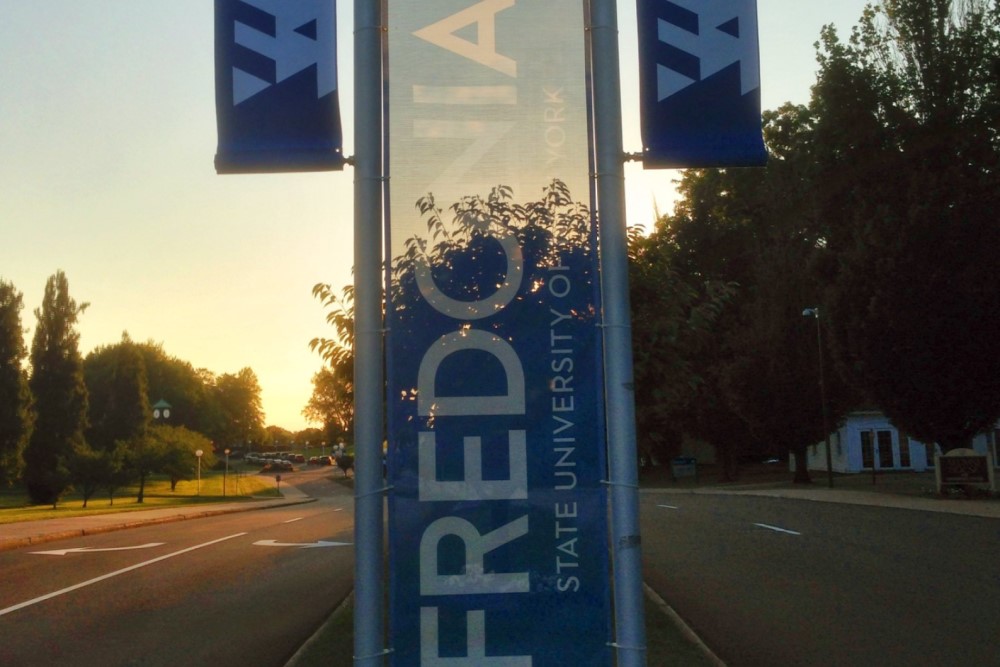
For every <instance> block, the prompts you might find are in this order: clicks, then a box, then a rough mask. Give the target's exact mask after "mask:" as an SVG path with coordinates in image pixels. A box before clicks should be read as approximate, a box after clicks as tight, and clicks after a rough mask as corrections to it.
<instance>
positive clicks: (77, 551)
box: [29, 542, 166, 556]
mask: <svg viewBox="0 0 1000 667" xmlns="http://www.w3.org/2000/svg"><path fill="white" fill-rule="evenodd" d="M164 544H166V542H150V543H149V544H138V545H136V546H134V547H109V548H106V549H95V548H94V547H77V548H75V549H54V550H53V551H31V552H29V553H32V554H38V555H41V556H65V555H66V554H91V553H97V552H98V551H132V550H133V549H149V548H151V547H159V546H163V545H164Z"/></svg>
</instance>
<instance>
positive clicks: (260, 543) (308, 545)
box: [253, 540, 351, 549]
mask: <svg viewBox="0 0 1000 667" xmlns="http://www.w3.org/2000/svg"><path fill="white" fill-rule="evenodd" d="M253 545H254V546H255V547H298V548H300V549H315V548H316V547H349V546H351V543H350V542H326V541H324V540H319V541H318V542H278V541H276V540H257V541H256V542H254V543H253Z"/></svg>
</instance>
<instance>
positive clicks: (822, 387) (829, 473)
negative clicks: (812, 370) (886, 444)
mask: <svg viewBox="0 0 1000 667" xmlns="http://www.w3.org/2000/svg"><path fill="white" fill-rule="evenodd" d="M816 344H817V345H818V346H819V400H820V402H821V403H822V404H823V433H824V434H826V482H827V486H829V487H830V488H831V489H832V488H833V453H832V452H831V451H830V419H829V416H828V415H827V409H826V381H825V380H824V378H823V333H822V328H821V327H820V325H819V308H816Z"/></svg>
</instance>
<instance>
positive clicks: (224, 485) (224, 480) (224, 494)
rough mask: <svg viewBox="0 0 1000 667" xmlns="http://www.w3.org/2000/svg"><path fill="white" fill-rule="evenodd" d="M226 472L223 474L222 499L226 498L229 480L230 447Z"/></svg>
mask: <svg viewBox="0 0 1000 667" xmlns="http://www.w3.org/2000/svg"><path fill="white" fill-rule="evenodd" d="M225 452H226V471H225V472H224V473H222V497H223V498H225V497H226V481H227V479H228V478H229V447H226V449H225Z"/></svg>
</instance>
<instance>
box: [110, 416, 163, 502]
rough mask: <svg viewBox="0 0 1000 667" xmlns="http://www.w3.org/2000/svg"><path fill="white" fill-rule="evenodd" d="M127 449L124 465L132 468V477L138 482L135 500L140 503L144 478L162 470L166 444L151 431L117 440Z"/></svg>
mask: <svg viewBox="0 0 1000 667" xmlns="http://www.w3.org/2000/svg"><path fill="white" fill-rule="evenodd" d="M119 442H121V443H122V444H124V445H125V446H126V447H127V449H128V456H127V458H126V465H128V466H129V467H130V468H131V470H132V476H133V479H135V480H137V481H138V482H139V491H138V493H137V494H136V499H135V501H136V502H137V503H139V504H140V505H141V504H142V503H143V502H144V501H145V498H146V480H148V479H149V477H150V475H152V474H153V473H156V472H160V470H162V468H163V466H164V464H165V463H166V461H167V457H168V455H169V448H168V446H167V444H166V443H165V442H164V441H163V440H161V439H160V438H157V437H156V436H155V435H153V433H151V432H147V433H146V434H145V435H142V436H139V437H137V438H135V439H134V440H132V441H119Z"/></svg>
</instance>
